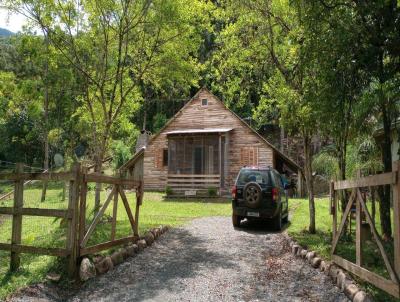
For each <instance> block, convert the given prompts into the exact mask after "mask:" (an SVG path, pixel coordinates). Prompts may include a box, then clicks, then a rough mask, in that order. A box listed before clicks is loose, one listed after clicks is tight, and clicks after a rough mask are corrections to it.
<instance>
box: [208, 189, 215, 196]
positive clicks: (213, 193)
mask: <svg viewBox="0 0 400 302" xmlns="http://www.w3.org/2000/svg"><path fill="white" fill-rule="evenodd" d="M208 196H210V197H215V196H217V188H214V187H210V188H208Z"/></svg>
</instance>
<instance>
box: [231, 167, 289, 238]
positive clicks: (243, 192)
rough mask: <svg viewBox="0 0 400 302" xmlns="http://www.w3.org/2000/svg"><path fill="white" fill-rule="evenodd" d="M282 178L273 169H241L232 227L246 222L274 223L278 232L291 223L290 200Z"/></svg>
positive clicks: (235, 190) (235, 188) (234, 202)
mask: <svg viewBox="0 0 400 302" xmlns="http://www.w3.org/2000/svg"><path fill="white" fill-rule="evenodd" d="M287 189H289V185H288V184H284V180H283V178H282V176H281V175H280V174H279V173H278V171H276V170H274V169H272V168H266V169H261V168H257V167H244V168H242V169H240V172H239V175H238V177H237V179H236V182H235V186H234V187H233V188H232V208H233V213H232V223H233V226H234V227H239V226H240V221H241V220H242V219H244V218H248V219H249V218H250V219H271V220H272V222H273V225H274V228H275V229H276V230H281V229H282V221H284V222H287V220H288V215H289V214H288V198H287V194H286V192H285V190H287Z"/></svg>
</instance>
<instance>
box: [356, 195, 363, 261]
mask: <svg viewBox="0 0 400 302" xmlns="http://www.w3.org/2000/svg"><path fill="white" fill-rule="evenodd" d="M357 191H358V189H357ZM357 195H358V194H357ZM360 197H361V195H360V196H358V198H356V263H357V265H359V266H361V265H362V263H363V259H362V238H361V235H362V231H361V222H362V221H361V204H360Z"/></svg>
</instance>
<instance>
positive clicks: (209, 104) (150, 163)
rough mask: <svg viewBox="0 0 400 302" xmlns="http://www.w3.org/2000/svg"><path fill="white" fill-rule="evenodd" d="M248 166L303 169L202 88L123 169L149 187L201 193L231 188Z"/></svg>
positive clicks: (293, 172)
mask: <svg viewBox="0 0 400 302" xmlns="http://www.w3.org/2000/svg"><path fill="white" fill-rule="evenodd" d="M243 166H260V167H274V168H276V169H277V170H278V171H280V172H285V171H286V172H289V173H290V174H297V175H301V173H300V172H301V170H300V167H299V166H298V165H297V164H296V163H295V162H294V161H292V160H291V159H289V158H288V157H287V156H285V155H284V154H283V153H281V152H280V151H279V150H278V149H277V148H275V147H274V146H273V145H272V144H271V143H269V142H268V141H267V140H266V139H265V138H263V137H262V136H261V135H259V134H258V133H257V132H256V131H255V130H253V129H252V128H251V127H250V126H249V125H248V124H247V123H245V122H244V121H243V120H242V119H241V118H240V117H239V116H237V115H236V114H235V113H234V112H232V111H231V110H229V109H228V108H227V107H226V106H225V105H224V104H223V102H222V101H220V100H219V99H218V98H217V97H216V96H215V95H213V94H212V93H211V92H210V91H209V90H207V89H206V88H202V89H200V90H199V91H198V92H197V93H196V95H195V96H194V97H193V98H192V99H191V100H190V101H188V102H187V103H186V105H185V106H184V107H183V108H182V109H181V110H179V111H178V112H177V113H176V114H175V116H174V117H173V118H172V119H170V120H169V121H168V122H167V124H166V125H165V126H164V127H163V128H162V129H161V130H160V131H159V132H158V133H157V134H155V135H153V136H152V137H150V138H149V139H148V141H147V144H146V145H145V146H143V147H142V148H139V150H138V151H137V152H136V154H135V155H134V156H133V158H132V159H130V160H129V161H128V162H126V163H125V164H124V165H123V167H122V170H126V171H128V173H129V175H130V176H131V177H133V178H135V179H143V180H144V184H145V190H156V191H165V190H166V188H168V190H169V191H170V192H173V194H174V195H183V196H196V195H207V194H211V193H215V192H217V195H224V194H227V193H229V191H230V188H231V187H232V186H233V184H234V181H235V178H236V176H237V174H238V172H239V170H240V168H241V167H243ZM299 179H301V177H299ZM299 185H301V184H299V183H298V186H299Z"/></svg>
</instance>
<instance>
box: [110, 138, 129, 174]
mask: <svg viewBox="0 0 400 302" xmlns="http://www.w3.org/2000/svg"><path fill="white" fill-rule="evenodd" d="M111 149H112V154H113V162H114V167H115V168H116V169H118V168H119V167H121V166H122V165H123V164H124V163H125V162H127V161H128V160H129V159H130V158H131V156H132V155H131V151H130V147H129V146H127V145H125V144H124V142H123V141H119V140H116V141H114V142H113V144H112V147H111Z"/></svg>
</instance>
